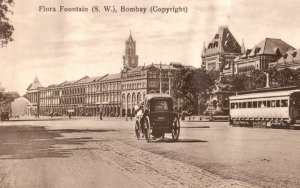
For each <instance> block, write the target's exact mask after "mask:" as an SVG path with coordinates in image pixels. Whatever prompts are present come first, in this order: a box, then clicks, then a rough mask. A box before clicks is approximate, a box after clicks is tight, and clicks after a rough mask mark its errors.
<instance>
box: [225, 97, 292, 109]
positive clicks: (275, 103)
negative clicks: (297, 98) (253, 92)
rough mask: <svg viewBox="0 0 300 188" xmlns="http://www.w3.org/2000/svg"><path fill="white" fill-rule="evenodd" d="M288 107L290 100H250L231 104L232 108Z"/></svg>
mask: <svg viewBox="0 0 300 188" xmlns="http://www.w3.org/2000/svg"><path fill="white" fill-rule="evenodd" d="M275 107H288V100H286V99H284V100H266V101H249V102H235V103H231V104H230V108H231V109H239V108H275Z"/></svg>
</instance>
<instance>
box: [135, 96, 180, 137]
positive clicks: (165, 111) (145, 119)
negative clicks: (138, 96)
mask: <svg viewBox="0 0 300 188" xmlns="http://www.w3.org/2000/svg"><path fill="white" fill-rule="evenodd" d="M135 112H136V121H135V133H136V136H137V138H138V139H140V138H141V137H142V135H144V136H145V139H146V140H147V142H149V141H150V139H151V135H152V136H153V137H155V138H164V137H165V133H171V134H172V139H173V141H177V140H178V138H179V134H180V122H179V117H178V116H177V114H176V113H175V112H174V111H173V99H172V97H170V96H169V95H166V94H148V95H146V96H145V99H144V101H143V102H142V103H141V104H140V106H139V107H136V109H135Z"/></svg>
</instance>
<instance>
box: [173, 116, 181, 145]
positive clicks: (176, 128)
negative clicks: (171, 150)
mask: <svg viewBox="0 0 300 188" xmlns="http://www.w3.org/2000/svg"><path fill="white" fill-rule="evenodd" d="M179 134H180V122H179V119H178V118H177V117H175V119H174V121H173V128H172V139H173V141H177V140H178V138H179Z"/></svg>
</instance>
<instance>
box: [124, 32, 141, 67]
mask: <svg viewBox="0 0 300 188" xmlns="http://www.w3.org/2000/svg"><path fill="white" fill-rule="evenodd" d="M138 59H139V56H138V55H136V45H135V41H134V40H133V38H132V35H131V31H130V35H129V38H128V40H127V41H126V42H125V55H123V66H124V68H125V67H127V68H135V67H137V66H138Z"/></svg>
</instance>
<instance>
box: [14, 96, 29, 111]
mask: <svg viewBox="0 0 300 188" xmlns="http://www.w3.org/2000/svg"><path fill="white" fill-rule="evenodd" d="M28 108H32V104H31V103H30V102H29V100H28V99H26V98H25V97H19V98H17V99H15V100H14V101H13V102H12V103H11V110H12V114H18V115H25V114H26V112H27V109H28Z"/></svg>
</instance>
